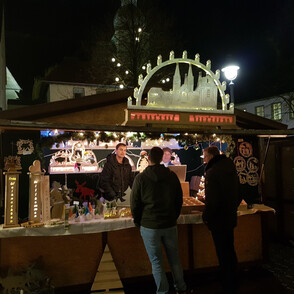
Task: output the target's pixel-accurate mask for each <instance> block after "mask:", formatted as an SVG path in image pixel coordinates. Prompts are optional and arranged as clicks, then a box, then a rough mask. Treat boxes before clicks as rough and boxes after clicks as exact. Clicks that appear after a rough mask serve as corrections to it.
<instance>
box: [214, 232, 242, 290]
mask: <svg viewBox="0 0 294 294" xmlns="http://www.w3.org/2000/svg"><path fill="white" fill-rule="evenodd" d="M211 234H212V238H213V241H214V245H215V250H216V254H217V257H218V261H219V265H220V274H221V282H222V285H223V289H224V292H225V293H228V294H229V293H230V294H231V293H234V294H235V293H237V266H238V261H237V256H236V252H235V248H234V229H229V230H225V231H211Z"/></svg>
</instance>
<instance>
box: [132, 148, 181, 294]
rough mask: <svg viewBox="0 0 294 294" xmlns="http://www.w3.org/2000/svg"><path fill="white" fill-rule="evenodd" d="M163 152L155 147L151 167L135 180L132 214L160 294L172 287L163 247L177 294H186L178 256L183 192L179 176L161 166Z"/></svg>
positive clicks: (151, 153) (152, 150)
mask: <svg viewBox="0 0 294 294" xmlns="http://www.w3.org/2000/svg"><path fill="white" fill-rule="evenodd" d="M162 156H163V151H162V149H161V148H159V147H153V148H152V149H151V151H150V154H149V160H150V165H149V166H148V167H147V168H146V169H145V170H144V171H143V172H142V173H141V174H138V175H137V176H136V178H135V180H134V184H133V188H132V193H131V210H132V215H133V217H134V223H135V225H136V226H137V227H140V232H141V236H142V239H143V242H144V245H145V248H146V251H147V254H148V256H149V260H150V262H151V265H152V274H153V277H154V280H155V283H156V287H157V292H156V293H157V294H159V293H160V294H165V293H168V290H169V283H168V281H167V278H166V274H165V271H164V267H163V257H162V250H161V247H162V244H163V245H164V248H165V251H166V255H167V259H168V262H169V264H170V266H171V270H172V274H173V278H174V285H175V288H176V290H177V291H178V293H186V292H185V291H186V284H185V282H184V279H183V270H182V266H181V263H180V258H179V253H178V233H177V218H178V217H179V215H180V212H181V208H182V204H183V192H182V188H181V184H180V182H179V180H178V177H177V176H176V174H175V173H174V172H172V171H170V170H169V169H168V168H166V167H165V166H164V165H161V164H160V162H161V160H162Z"/></svg>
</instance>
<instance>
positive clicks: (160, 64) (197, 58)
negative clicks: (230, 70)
mask: <svg viewBox="0 0 294 294" xmlns="http://www.w3.org/2000/svg"><path fill="white" fill-rule="evenodd" d="M177 63H186V64H191V65H194V66H197V67H198V68H200V69H202V70H203V71H205V72H206V74H208V75H209V76H210V77H211V78H212V79H213V81H214V83H215V85H216V87H217V89H218V91H219V93H220V98H221V100H222V110H224V111H225V110H227V109H226V105H227V104H228V103H229V100H230V95H229V94H225V90H226V87H227V84H226V82H225V81H223V82H222V83H221V82H220V80H219V77H220V70H216V72H215V73H213V72H212V71H211V69H210V68H211V61H210V60H207V61H206V65H204V64H203V63H201V62H200V55H199V54H198V53H197V54H196V55H195V60H193V59H188V58H187V51H184V52H183V56H182V58H174V51H171V52H170V55H169V60H166V61H164V62H162V57H161V55H159V56H158V57H157V66H155V67H154V68H153V69H151V64H150V63H148V64H147V68H146V72H147V75H146V76H145V78H144V79H143V75H139V78H138V84H139V86H140V87H139V89H138V88H135V89H134V98H135V99H136V104H135V105H133V104H132V97H129V98H128V108H141V107H144V106H142V95H143V93H144V90H145V87H146V85H147V83H148V82H149V80H150V79H151V77H152V76H153V75H154V74H155V73H156V72H157V71H158V70H160V69H161V68H163V67H165V66H168V65H171V64H177Z"/></svg>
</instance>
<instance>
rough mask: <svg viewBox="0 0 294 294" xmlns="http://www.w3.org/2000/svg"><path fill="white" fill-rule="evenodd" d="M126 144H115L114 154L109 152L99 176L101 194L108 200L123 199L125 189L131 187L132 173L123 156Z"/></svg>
mask: <svg viewBox="0 0 294 294" xmlns="http://www.w3.org/2000/svg"><path fill="white" fill-rule="evenodd" d="M126 153H127V146H126V144H124V143H119V144H117V145H116V148H115V154H109V155H108V156H107V158H106V163H105V165H104V167H103V170H102V173H101V176H100V181H99V182H100V184H99V186H100V189H101V191H102V196H103V197H104V198H105V199H106V200H108V201H113V200H118V199H120V200H121V201H125V199H123V196H125V191H126V190H127V189H128V187H129V186H130V187H132V184H133V179H134V176H133V173H132V167H131V165H130V163H129V160H128V159H127V158H126V157H125V156H126Z"/></svg>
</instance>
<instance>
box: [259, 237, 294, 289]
mask: <svg viewBox="0 0 294 294" xmlns="http://www.w3.org/2000/svg"><path fill="white" fill-rule="evenodd" d="M269 257H270V260H269V262H267V263H266V264H265V265H264V266H263V268H264V269H266V270H268V271H269V272H271V273H272V274H273V275H274V277H275V278H276V279H278V281H279V282H280V283H281V285H282V286H283V287H284V288H285V289H287V290H288V291H289V293H294V242H293V241H288V242H286V243H278V242H271V243H270V244H269Z"/></svg>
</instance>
